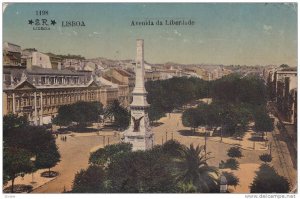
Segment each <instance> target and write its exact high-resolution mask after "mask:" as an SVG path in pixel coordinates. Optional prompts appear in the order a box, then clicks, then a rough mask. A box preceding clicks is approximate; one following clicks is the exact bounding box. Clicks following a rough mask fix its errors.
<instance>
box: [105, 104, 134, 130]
mask: <svg viewBox="0 0 300 199" xmlns="http://www.w3.org/2000/svg"><path fill="white" fill-rule="evenodd" d="M104 117H105V118H114V124H115V125H116V126H118V127H121V128H127V127H128V125H129V122H130V114H129V112H128V111H127V109H126V108H124V107H122V106H121V104H120V102H119V101H118V100H114V101H113V102H112V103H111V104H110V105H109V106H108V107H107V109H106V110H105V113H104Z"/></svg>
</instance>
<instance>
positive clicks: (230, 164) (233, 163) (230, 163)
mask: <svg viewBox="0 0 300 199" xmlns="http://www.w3.org/2000/svg"><path fill="white" fill-rule="evenodd" d="M239 167H240V163H239V162H238V161H237V160H236V159H234V158H229V159H227V160H226V162H225V165H224V168H230V169H232V170H238V169H239Z"/></svg>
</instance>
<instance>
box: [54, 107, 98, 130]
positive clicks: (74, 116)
mask: <svg viewBox="0 0 300 199" xmlns="http://www.w3.org/2000/svg"><path fill="white" fill-rule="evenodd" d="M102 107H103V106H102V104H101V103H100V102H83V101H79V102H76V103H74V104H71V105H63V106H61V107H59V109H58V114H57V116H56V117H55V118H54V119H53V123H54V124H56V125H59V126H67V125H69V124H70V123H71V122H76V123H77V124H78V126H79V127H80V128H83V127H85V126H86V125H87V124H88V123H90V122H97V121H98V120H99V116H100V114H101V113H102V112H103V108H102Z"/></svg>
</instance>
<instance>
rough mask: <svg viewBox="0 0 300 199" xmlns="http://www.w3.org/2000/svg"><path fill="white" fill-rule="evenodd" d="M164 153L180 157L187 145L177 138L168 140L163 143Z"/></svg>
mask: <svg viewBox="0 0 300 199" xmlns="http://www.w3.org/2000/svg"><path fill="white" fill-rule="evenodd" d="M161 150H162V153H163V154H165V155H167V156H170V157H174V158H176V157H180V156H181V155H182V151H183V150H185V147H184V146H183V145H182V144H180V142H178V141H177V140H168V141H167V142H165V143H164V144H163V145H161Z"/></svg>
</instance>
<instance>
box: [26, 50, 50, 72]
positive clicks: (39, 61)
mask: <svg viewBox="0 0 300 199" xmlns="http://www.w3.org/2000/svg"><path fill="white" fill-rule="evenodd" d="M31 57H32V59H31V63H32V65H33V66H39V67H42V68H52V66H51V62H50V58H49V56H48V55H45V54H43V53H40V52H32V54H31Z"/></svg>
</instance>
